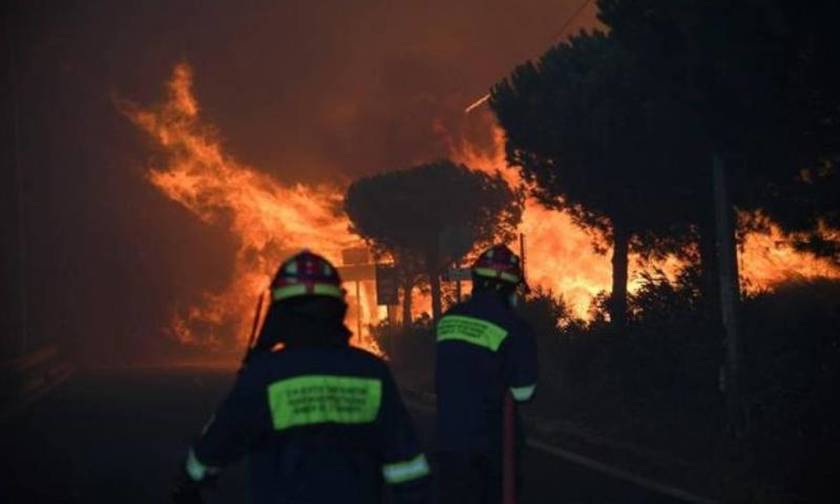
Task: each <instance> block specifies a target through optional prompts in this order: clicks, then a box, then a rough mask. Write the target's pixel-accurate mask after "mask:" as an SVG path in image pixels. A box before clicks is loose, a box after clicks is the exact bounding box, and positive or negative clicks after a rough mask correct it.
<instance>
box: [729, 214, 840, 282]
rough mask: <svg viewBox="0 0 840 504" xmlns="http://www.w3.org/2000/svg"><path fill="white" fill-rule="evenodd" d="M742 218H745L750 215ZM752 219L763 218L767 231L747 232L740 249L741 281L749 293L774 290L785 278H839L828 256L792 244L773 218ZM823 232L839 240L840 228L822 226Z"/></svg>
mask: <svg viewBox="0 0 840 504" xmlns="http://www.w3.org/2000/svg"><path fill="white" fill-rule="evenodd" d="M741 217H742V219H746V218H747V215H746V214H743V215H742V216H741ZM752 219H758V220H760V221H761V222H762V223H763V224H764V226H765V227H766V228H767V229H768V230H767V232H762V233H758V232H753V233H748V234H747V235H745V236H744V240H743V243H742V244H741V246H740V249H739V254H738V263H739V265H738V266H739V269H740V274H741V282H742V284H743V286H744V288H745V289H746V290H747V291H748V292H756V291H760V290H772V289H773V287H774V286H775V285H778V284H779V283H781V282H784V281H786V280H794V279H803V280H807V279H813V278H820V277H822V278H840V268H838V267H837V266H836V265H834V264H832V263H831V262H830V261H827V260H825V259H821V258H818V257H815V256H814V255H812V254H808V253H802V252H799V251H797V250H796V249H795V248H794V246H793V245H792V244H791V237H790V236H788V235H785V234H784V233H783V232H782V230H781V229H779V226H778V225H776V224H774V223H773V222H772V221H770V219H768V218H767V217H764V216H761V215H754V216H752ZM821 233H822V234H823V235H824V236H825V237H832V238H833V239H837V231H832V230H829V229H822V230H821Z"/></svg>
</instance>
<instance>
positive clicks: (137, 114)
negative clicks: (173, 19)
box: [122, 64, 375, 342]
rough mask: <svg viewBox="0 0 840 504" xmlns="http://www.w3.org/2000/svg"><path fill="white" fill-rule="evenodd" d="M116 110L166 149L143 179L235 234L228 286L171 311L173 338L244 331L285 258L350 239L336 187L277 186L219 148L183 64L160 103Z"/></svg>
mask: <svg viewBox="0 0 840 504" xmlns="http://www.w3.org/2000/svg"><path fill="white" fill-rule="evenodd" d="M122 110H123V112H124V113H125V114H126V115H127V116H128V117H129V118H130V119H131V120H132V121H133V122H134V123H135V124H136V125H137V126H138V127H140V128H141V129H143V130H144V131H145V132H147V133H148V134H149V135H151V137H152V138H153V139H154V140H155V141H156V142H157V144H159V146H160V147H162V148H163V150H164V151H165V152H166V154H167V158H168V159H167V163H166V165H165V166H164V167H158V168H152V169H150V171H149V173H148V179H149V181H150V182H151V183H152V184H154V185H155V186H156V187H157V188H159V189H160V190H161V191H163V192H164V193H165V194H166V195H167V196H169V197H170V198H171V199H173V200H175V201H177V202H179V203H180V204H182V205H184V206H185V207H186V208H187V209H189V210H190V211H191V212H193V213H194V214H195V215H197V216H198V217H199V218H200V219H202V220H203V221H205V222H215V221H217V220H219V219H220V218H222V217H225V218H227V219H229V228H230V231H231V233H232V235H233V236H235V237H236V238H237V239H238V241H239V248H238V251H237V254H236V263H235V266H234V271H233V277H232V278H233V280H232V283H231V285H229V286H228V288H226V289H225V290H224V292H223V293H221V294H216V293H205V294H204V297H205V300H204V302H203V303H202V304H201V306H197V307H193V308H191V309H189V310H188V311H187V313H182V314H178V315H176V316H175V320H174V321H173V323H172V326H171V330H172V332H173V333H174V334H175V335H176V336H177V337H178V338H179V339H180V340H181V341H183V342H194V341H197V340H198V338H197V337H196V335H195V329H194V328H195V327H197V326H199V325H205V326H211V327H216V328H218V327H219V326H228V327H230V326H232V327H233V328H234V330H236V333H237V334H240V335H245V334H247V332H248V326H249V323H250V322H249V320H248V315H249V314H250V313H252V310H253V302H254V301H255V300H256V298H257V297H258V296H259V294H260V292H263V291H264V290H265V289H266V288H267V287H268V284H269V281H270V275H271V274H273V273H274V270H275V268H276V267H277V266H278V264H280V262H281V261H282V260H283V259H284V258H285V257H287V256H288V255H290V253H294V252H295V251H297V250H300V249H302V248H311V249H312V250H315V251H317V252H318V253H320V254H323V255H324V256H326V257H327V258H329V259H330V260H332V261H336V260H337V259H338V258H339V257H340V254H341V250H342V249H343V248H346V247H348V246H351V245H356V244H358V242H359V237H357V236H354V235H352V234H351V233H350V232H349V231H348V223H349V222H348V219H347V217H346V216H345V215H344V214H343V213H341V211H340V206H341V201H342V197H343V196H342V194H343V193H342V191H341V190H340V189H339V188H335V187H328V186H321V187H309V186H304V185H300V184H298V185H294V186H284V185H282V184H281V183H280V182H278V181H277V180H276V179H274V178H272V177H270V176H268V175H266V174H265V173H262V172H260V171H258V170H255V169H253V168H251V167H248V166H245V165H243V164H241V163H239V162H237V161H236V160H235V159H233V158H232V157H230V156H229V155H227V154H226V153H225V152H224V150H223V149H222V146H221V143H220V142H219V140H218V139H217V138H216V137H215V136H214V135H213V133H212V132H211V130H210V129H209V128H207V127H206V126H205V125H204V124H203V123H202V122H201V120H200V117H199V106H198V102H197V100H196V99H195V96H194V94H193V91H192V72H191V69H190V67H189V66H188V65H186V64H179V65H177V66H176V67H175V69H174V71H173V74H172V77H171V79H170V80H169V82H168V83H167V97H166V100H165V101H164V102H163V103H162V104H160V105H159V106H157V107H154V108H141V107H138V106H136V105H133V104H123V107H122ZM226 222H227V221H226ZM350 294H351V295H352V294H353V290H352V289H350ZM362 297H363V300H362V301H363V306H362V309H363V310H362V311H363V313H362V314H361V315H362V317H363V318H364V319H365V320H370V318H371V315H372V313H371V312H372V311H373V310H372V308H371V304H370V302H369V301H370V297H371V296H370V293H369V289H364V290H362ZM353 305H355V303H351V306H353ZM374 307H375V305H374ZM351 316H355V314H354V313H353V311H352V310H351ZM204 336H205V338H204V339H206V335H204ZM210 339H211V340H212V339H214V338H210ZM215 340H216V341H218V338H215Z"/></svg>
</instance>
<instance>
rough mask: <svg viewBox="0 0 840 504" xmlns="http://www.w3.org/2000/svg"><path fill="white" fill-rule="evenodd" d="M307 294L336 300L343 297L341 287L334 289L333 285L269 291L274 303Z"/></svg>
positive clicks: (302, 286) (297, 286) (300, 285)
mask: <svg viewBox="0 0 840 504" xmlns="http://www.w3.org/2000/svg"><path fill="white" fill-rule="evenodd" d="M307 294H314V295H319V296H330V297H337V298H341V297H344V293H343V292H342V291H341V287H336V286H335V285H329V284H314V285H311V286H308V285H306V284H295V285H287V286H286V287H280V288H278V289H274V290H273V291H271V299H273V300H274V301H280V300H282V299H288V298H290V297H295V296H304V295H307Z"/></svg>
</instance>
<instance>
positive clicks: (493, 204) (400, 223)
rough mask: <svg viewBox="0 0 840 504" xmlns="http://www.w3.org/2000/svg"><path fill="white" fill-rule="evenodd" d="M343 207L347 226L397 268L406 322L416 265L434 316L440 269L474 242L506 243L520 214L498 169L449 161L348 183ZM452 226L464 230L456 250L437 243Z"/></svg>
mask: <svg viewBox="0 0 840 504" xmlns="http://www.w3.org/2000/svg"><path fill="white" fill-rule="evenodd" d="M344 208H345V210H346V212H347V215H348V216H349V217H350V221H351V231H352V232H353V233H357V234H359V235H360V236H362V237H363V238H364V239H365V240H367V241H368V242H369V243H370V244H371V245H372V246H373V247H374V249H375V250H376V251H377V252H379V253H380V254H383V253H385V254H388V255H390V256H391V257H392V258H393V259H394V260H395V262H396V264H397V265H398V267H399V268H400V269H401V270H403V271H402V275H403V282H404V283H403V296H404V302H405V303H406V305H405V306H404V308H405V309H406V310H408V314H409V318H407V319H405V320H409V319H410V304H408V303H410V302H411V301H410V300H411V293H412V290H413V288H414V286H415V285H416V281H417V276H418V273H419V272H420V271H421V270H422V271H423V273H424V274H425V276H426V277H427V278H428V281H429V284H430V286H431V291H432V315H433V317H434V319H435V320H437V319H438V318H439V317H440V314H441V294H440V274H441V272H442V270H443V269H444V268H445V267H446V266H448V265H450V264H452V263H453V262H454V261H457V260H459V259H460V258H461V257H463V256H464V255H465V254H466V253H468V252H469V251H470V250H471V249H472V248H473V247H474V246H485V245H488V244H490V243H491V242H493V241H503V242H507V241H511V240H512V238H513V237H514V236H515V233H516V227H517V225H518V224H519V221H520V218H521V215H522V202H521V198H520V197H519V195H518V194H516V193H515V192H514V191H513V190H512V189H511V188H510V187H509V186H508V184H507V183H506V182H505V181H504V179H502V177H501V176H500V175H495V176H493V175H488V174H486V173H483V172H477V171H473V170H470V169H468V168H467V167H466V166H464V165H458V164H455V163H453V162H451V161H448V160H442V161H436V162H432V163H428V164H421V165H417V166H414V167H412V168H408V169H405V170H397V171H393V172H388V173H383V174H381V175H374V176H371V177H367V178H362V179H359V180H357V181H355V182H354V183H353V184H351V185H350V187H349V188H348V189H347V194H346V197H345V201H344ZM451 229H463V230H465V232H466V233H467V234H468V239H467V240H464V243H463V244H462V245H461V248H460V249H458V247H454V248H453V247H442V246H441V235H442V234H443V233H445V232H446V230H451Z"/></svg>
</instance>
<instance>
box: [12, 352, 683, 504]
mask: <svg viewBox="0 0 840 504" xmlns="http://www.w3.org/2000/svg"><path fill="white" fill-rule="evenodd" d="M231 380H232V373H231V372H230V371H229V370H212V369H196V368H178V369H171V368H170V369H142V370H141V369H133V370H119V371H115V370H109V371H96V372H84V373H81V372H80V373H77V375H76V376H75V377H74V378H72V379H71V380H70V381H68V382H67V383H65V384H63V385H61V386H60V387H58V388H57V389H56V390H54V391H53V392H51V393H50V394H49V395H47V396H46V398H45V399H43V400H42V401H40V402H38V403H37V404H36V405H35V406H33V407H32V408H30V409H29V410H28V412H27V413H26V414H25V415H22V416H18V417H17V418H15V419H14V420H13V421H12V422H11V423H10V424H6V425H3V426H2V427H3V429H2V435H0V454H2V456H0V474H2V476H0V502H27V503H39V502H50V503H65V502H66V503H85V504H87V503H99V502H120V503H134V502H137V503H154V502H164V501H165V496H166V494H167V491H168V489H169V485H170V482H171V478H172V475H173V474H175V472H176V470H177V467H178V464H179V463H180V462H181V459H182V457H183V455H184V450H185V449H186V447H187V446H188V445H189V444H190V441H191V439H192V436H193V435H194V434H195V433H196V432H197V431H198V429H200V428H201V426H202V425H203V423H204V422H205V421H206V419H207V418H208V417H209V415H210V413H211V412H212V410H213V408H214V407H215V404H216V402H217V401H218V400H219V399H220V397H221V396H222V395H223V394H224V393H225V391H226V389H227V387H228V386H229V385H230V382H231ZM415 419H416V422H417V424H418V427H419V429H420V431H421V436H422V438H423V440H424V442H425V443H430V442H431V439H430V438H431V424H432V421H431V416H430V415H429V413H428V412H423V411H420V410H418V411H416V412H415ZM524 462H525V464H526V466H525V467H526V481H525V489H526V495H525V496H524V499H523V500H522V502H521V504H535V503H540V504H542V503H555V502H556V503H598V504H609V503H646V504H647V503H663V504H664V503H675V502H678V501H676V500H674V499H669V498H665V497H662V496H659V495H656V494H651V493H649V492H647V491H645V490H643V489H640V488H638V487H635V486H633V485H630V484H627V483H623V482H620V481H616V480H613V479H610V478H608V477H605V476H603V475H602V474H600V473H597V472H593V471H591V470H588V469H586V468H583V467H580V466H577V465H574V464H571V463H568V462H566V461H564V460H562V459H559V458H557V457H554V456H551V455H548V454H545V453H542V452H539V451H536V450H528V451H527V452H526V455H525V461H524ZM242 495H244V467H243V465H242V464H239V465H237V466H236V467H232V468H230V469H229V470H228V471H227V472H226V473H225V475H224V476H223V477H222V478H221V479H220V481H219V484H218V488H217V489H216V491H215V492H214V493H213V494H212V495H209V496H208V499H207V501H208V503H210V504H212V503H228V502H241V498H240V496H242Z"/></svg>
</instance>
